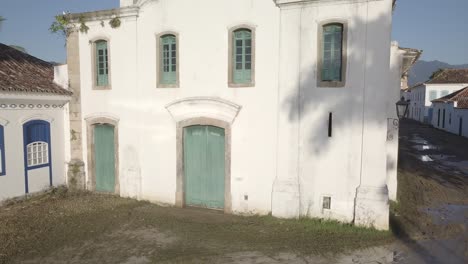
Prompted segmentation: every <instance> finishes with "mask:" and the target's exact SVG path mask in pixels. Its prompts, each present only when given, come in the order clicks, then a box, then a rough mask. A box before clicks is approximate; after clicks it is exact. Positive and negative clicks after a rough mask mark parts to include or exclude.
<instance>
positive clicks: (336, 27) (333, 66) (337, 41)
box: [321, 24, 343, 81]
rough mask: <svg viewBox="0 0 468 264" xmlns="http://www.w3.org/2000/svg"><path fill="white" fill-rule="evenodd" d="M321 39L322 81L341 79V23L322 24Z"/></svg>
mask: <svg viewBox="0 0 468 264" xmlns="http://www.w3.org/2000/svg"><path fill="white" fill-rule="evenodd" d="M322 39H323V45H322V49H323V51H322V69H321V70H322V81H341V79H342V78H341V77H342V76H341V69H342V63H343V59H342V54H343V25H341V24H332V25H326V26H324V27H323V36H322Z"/></svg>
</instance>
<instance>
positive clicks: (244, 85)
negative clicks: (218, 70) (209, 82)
mask: <svg viewBox="0 0 468 264" xmlns="http://www.w3.org/2000/svg"><path fill="white" fill-rule="evenodd" d="M228 86H229V88H253V87H255V83H253V82H252V83H231V82H230V83H229V84H228Z"/></svg>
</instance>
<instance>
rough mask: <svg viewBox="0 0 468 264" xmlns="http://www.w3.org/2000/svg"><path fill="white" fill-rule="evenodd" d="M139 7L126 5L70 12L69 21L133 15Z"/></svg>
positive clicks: (76, 21)
mask: <svg viewBox="0 0 468 264" xmlns="http://www.w3.org/2000/svg"><path fill="white" fill-rule="evenodd" d="M139 11H140V7H138V6H126V7H119V8H114V9H106V10H99V11H92V12H83V13H71V14H69V15H70V22H72V23H78V22H80V19H84V20H85V21H96V20H103V19H112V18H114V17H117V16H118V17H121V18H122V17H135V16H138V14H139Z"/></svg>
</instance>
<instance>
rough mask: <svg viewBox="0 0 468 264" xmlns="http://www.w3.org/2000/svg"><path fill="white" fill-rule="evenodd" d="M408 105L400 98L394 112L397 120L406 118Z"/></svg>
mask: <svg viewBox="0 0 468 264" xmlns="http://www.w3.org/2000/svg"><path fill="white" fill-rule="evenodd" d="M409 105H410V103H409V102H408V101H406V100H405V98H404V97H401V99H400V101H398V102H397V103H396V111H397V116H398V119H402V118H405V117H407V115H408V107H409Z"/></svg>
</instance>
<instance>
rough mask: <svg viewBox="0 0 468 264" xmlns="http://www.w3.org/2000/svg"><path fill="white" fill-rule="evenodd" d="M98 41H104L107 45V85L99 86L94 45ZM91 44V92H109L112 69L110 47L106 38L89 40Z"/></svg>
mask: <svg viewBox="0 0 468 264" xmlns="http://www.w3.org/2000/svg"><path fill="white" fill-rule="evenodd" d="M100 41H105V42H106V43H107V72H108V73H107V85H99V84H98V72H97V71H98V69H97V56H96V53H97V52H96V49H97V46H96V43H97V42H100ZM90 43H91V58H92V63H91V64H92V65H91V71H92V72H91V76H92V79H93V81H92V82H93V90H111V89H112V82H111V79H112V78H111V77H112V67H111V45H110V41H109V38H106V37H98V38H94V39H92V40H90Z"/></svg>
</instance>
